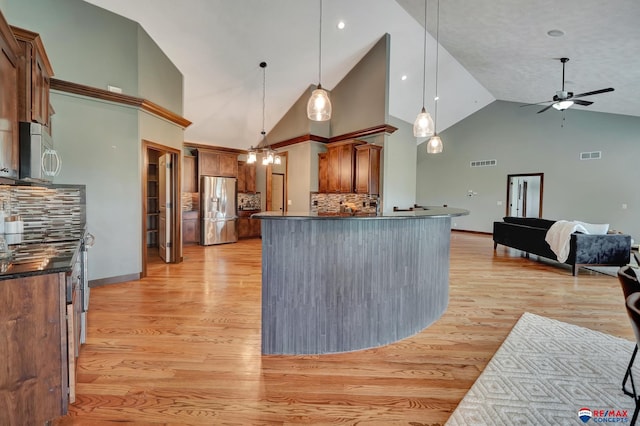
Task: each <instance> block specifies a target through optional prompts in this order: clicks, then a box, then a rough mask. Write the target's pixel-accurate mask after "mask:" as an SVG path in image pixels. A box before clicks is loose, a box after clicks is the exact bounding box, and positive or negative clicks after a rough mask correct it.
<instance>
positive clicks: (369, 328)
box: [262, 217, 451, 354]
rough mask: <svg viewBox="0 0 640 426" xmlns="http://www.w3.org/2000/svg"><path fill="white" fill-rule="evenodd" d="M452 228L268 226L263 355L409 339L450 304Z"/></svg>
mask: <svg viewBox="0 0 640 426" xmlns="http://www.w3.org/2000/svg"><path fill="white" fill-rule="evenodd" d="M450 226H451V218H449V217H415V218H379V219H376V218H371V219H353V218H343V219H326V218H322V219H297V218H291V219H283V218H275V219H269V218H268V217H265V218H262V243H263V247H262V353H264V354H323V353H332V352H345V351H353V350H356V349H364V348H370V347H375V346H380V345H384V344H387V343H391V342H394V341H397V340H400V339H403V338H405V337H408V336H411V335H413V334H415V333H417V332H419V331H420V330H422V329H424V328H425V327H427V326H428V325H429V324H431V323H432V322H433V321H435V320H436V319H438V318H439V317H440V316H441V315H442V313H443V312H444V310H445V308H446V306H447V301H448V286H449V284H448V283H449V280H448V278H449V274H448V271H449V235H450V229H451V228H450Z"/></svg>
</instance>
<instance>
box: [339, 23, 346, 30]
mask: <svg viewBox="0 0 640 426" xmlns="http://www.w3.org/2000/svg"><path fill="white" fill-rule="evenodd" d="M345 26H346V24H345V23H344V21H340V22H338V25H337V27H338V29H339V30H344V27H345Z"/></svg>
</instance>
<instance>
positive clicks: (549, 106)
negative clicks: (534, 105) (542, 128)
mask: <svg viewBox="0 0 640 426" xmlns="http://www.w3.org/2000/svg"><path fill="white" fill-rule="evenodd" d="M552 106H553V104H551V105H547V106H546V107H544V108H542V109H541V110H540V111H538V112H537V114H540V113H541V112H545V111H546V110H548V109H549V108H551V107H552Z"/></svg>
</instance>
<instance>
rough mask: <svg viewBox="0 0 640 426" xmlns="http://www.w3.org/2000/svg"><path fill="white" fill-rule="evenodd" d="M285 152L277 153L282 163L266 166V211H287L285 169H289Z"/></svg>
mask: <svg viewBox="0 0 640 426" xmlns="http://www.w3.org/2000/svg"><path fill="white" fill-rule="evenodd" d="M287 154H288V153H287V152H282V153H278V155H280V158H281V159H282V163H281V164H270V165H268V166H267V170H266V174H267V182H266V188H265V190H266V193H267V200H266V203H265V204H266V208H267V211H282V212H286V211H287V171H288V169H289V156H288V155H287Z"/></svg>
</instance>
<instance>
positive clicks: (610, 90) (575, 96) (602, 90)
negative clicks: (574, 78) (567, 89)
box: [573, 87, 614, 98]
mask: <svg viewBox="0 0 640 426" xmlns="http://www.w3.org/2000/svg"><path fill="white" fill-rule="evenodd" d="M613 90H614V89H613V87H608V88H606V89H600V90H594V91H593V92H585V93H579V94H577V95H573V97H574V98H582V97H584V96H591V95H597V94H598V93H606V92H613Z"/></svg>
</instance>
